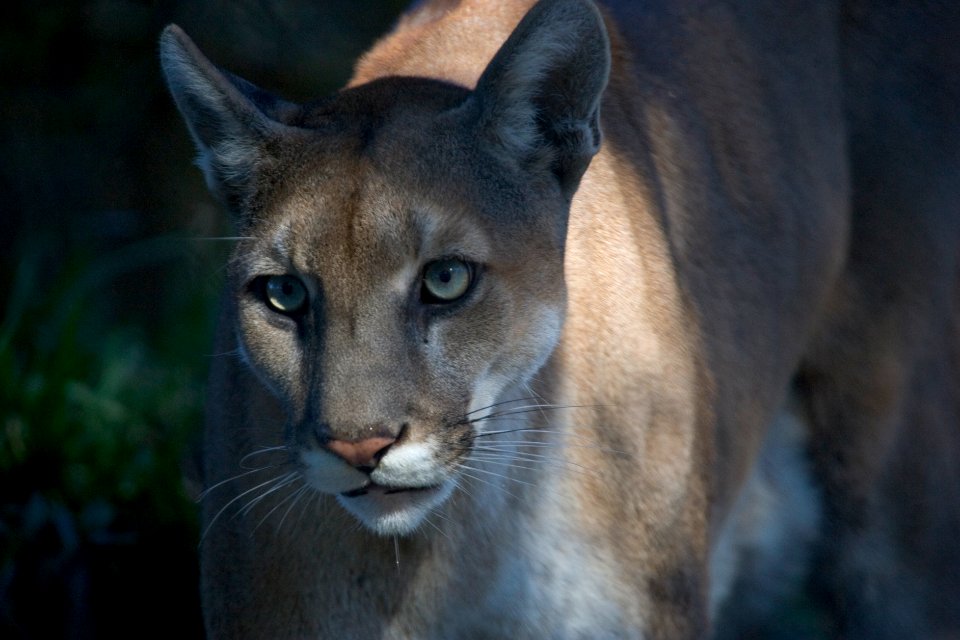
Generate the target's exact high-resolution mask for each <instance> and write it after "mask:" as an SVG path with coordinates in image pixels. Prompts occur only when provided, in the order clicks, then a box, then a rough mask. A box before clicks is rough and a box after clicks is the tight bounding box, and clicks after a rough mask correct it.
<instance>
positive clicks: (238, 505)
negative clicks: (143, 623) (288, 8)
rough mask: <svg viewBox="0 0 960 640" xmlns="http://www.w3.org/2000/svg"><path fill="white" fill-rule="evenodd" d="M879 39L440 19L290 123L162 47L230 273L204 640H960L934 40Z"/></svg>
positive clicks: (947, 46)
mask: <svg viewBox="0 0 960 640" xmlns="http://www.w3.org/2000/svg"><path fill="white" fill-rule="evenodd" d="M877 4H878V5H879V4H880V3H877ZM900 4H902V5H903V6H902V7H901V6H896V5H897V3H887V4H883V5H882V6H874V4H873V3H869V2H862V3H861V2H845V3H834V2H782V3H781V2H778V3H770V2H751V1H748V0H745V1H743V2H736V3H734V2H730V3H725V2H711V3H702V2H666V3H659V2H644V3H640V2H637V3H630V2H622V3H612V4H610V5H609V6H605V7H602V8H601V12H600V13H598V12H597V11H596V10H595V9H594V8H593V7H592V6H591V5H589V4H588V3H585V2H579V1H574V0H570V1H565V0H560V1H557V2H549V1H548V2H545V3H542V4H541V5H538V7H537V8H536V9H535V10H534V11H533V12H532V13H531V15H530V16H529V17H528V18H527V19H526V20H524V22H523V24H522V25H521V27H519V28H518V29H517V31H514V29H515V28H516V27H517V24H518V22H520V20H521V18H522V17H523V16H524V14H525V13H526V12H527V10H528V9H529V8H530V6H531V5H532V2H528V1H516V2H499V1H496V2H495V1H491V0H461V1H459V2H455V1H446V2H444V1H436V2H426V3H421V4H420V5H417V7H416V8H415V9H413V10H411V12H410V13H409V14H408V15H407V16H405V17H404V18H403V19H402V20H401V21H400V22H399V23H398V26H397V27H396V29H395V31H394V32H393V33H392V34H390V35H388V36H387V37H386V38H385V39H384V40H383V41H381V42H380V43H378V44H377V45H376V46H375V47H374V49H373V50H372V51H371V52H369V53H368V54H367V55H366V56H365V57H364V58H362V59H361V61H360V62H359V63H358V66H357V69H356V73H355V77H354V80H353V81H352V82H351V83H350V87H349V88H348V89H347V90H345V91H344V92H342V93H341V94H339V95H338V96H335V97H334V98H332V99H330V100H328V101H325V102H321V103H317V104H313V105H308V106H306V107H300V106H298V105H292V104H288V103H284V102H282V101H279V100H278V99H275V98H272V97H269V96H268V95H267V94H264V93H263V92H260V91H259V90H257V89H256V88H253V87H252V86H250V85H247V84H246V83H243V82H242V81H239V80H237V79H235V78H232V77H230V76H226V75H223V74H222V73H221V72H219V71H218V70H216V69H215V68H214V67H213V66H212V65H210V64H209V63H208V62H206V60H205V59H204V58H203V57H202V56H201V55H200V54H199V52H198V51H197V50H196V49H195V48H194V47H193V45H192V43H190V42H189V40H187V39H186V38H185V36H183V35H182V33H180V32H178V31H176V30H168V32H166V34H165V36H164V42H163V56H164V65H165V70H166V72H167V76H168V80H169V81H170V84H171V87H172V90H173V93H174V96H175V98H176V99H177V102H178V105H179V106H180V108H181V110H182V111H183V112H184V115H185V116H186V118H187V121H188V124H189V125H190V128H191V132H192V133H193V135H194V137H195V139H196V140H197V143H198V146H199V148H200V150H201V166H202V167H203V168H204V170H205V172H206V175H207V179H208V183H209V184H210V186H211V188H212V189H213V191H214V192H215V193H216V194H217V195H218V196H219V197H220V198H221V199H222V200H223V201H224V202H225V204H226V205H227V207H228V209H230V210H231V211H232V213H233V214H234V216H235V218H236V220H237V224H238V227H239V229H240V233H241V234H242V235H243V236H245V237H247V238H248V239H247V240H244V241H241V242H240V243H238V246H237V249H236V251H235V254H234V258H233V259H232V261H231V265H230V271H229V274H230V275H229V279H228V281H229V284H228V291H227V294H226V295H225V298H224V303H223V316H222V320H221V329H220V331H219V332H218V343H219V345H218V347H217V350H218V352H229V353H236V354H237V356H236V357H229V358H221V359H218V360H217V362H216V364H215V366H214V372H213V375H212V379H211V387H212V388H211V398H210V402H209V412H208V413H209V415H208V425H207V431H206V438H205V458H204V459H205V467H204V473H205V478H206V481H207V484H208V485H209V486H212V487H213V488H212V489H211V492H210V494H209V496H208V497H207V498H205V501H204V518H203V520H204V527H205V536H204V540H203V543H202V548H201V551H202V568H203V585H202V588H203V596H204V605H205V612H206V614H205V615H206V622H207V628H208V631H209V632H210V634H211V636H213V637H251V638H259V637H271V638H281V637H291V638H294V637H296V638H301V637H330V638H333V637H336V638H398V639H399V638H438V639H440V638H457V637H463V638H531V639H533V638H700V637H704V636H706V635H707V634H709V633H715V634H716V635H718V636H722V637H735V636H737V635H739V634H746V633H751V632H752V633H775V632H776V631H777V626H778V624H777V619H776V616H775V614H774V613H773V612H775V611H777V610H778V608H779V607H781V606H783V604H784V602H785V601H787V600H789V599H790V598H791V597H793V596H794V595H795V594H797V593H801V592H805V593H807V594H809V597H810V598H811V599H813V600H814V601H815V603H816V606H817V607H818V608H819V609H820V610H822V611H825V612H826V614H827V615H828V616H830V622H829V623H825V627H824V628H825V630H826V632H828V633H832V634H836V635H839V636H843V637H849V638H857V637H858V638H883V637H890V638H905V637H944V638H949V637H958V636H960V544H958V540H960V471H958V469H960V415H958V412H960V411H958V397H960V396H958V393H957V389H958V388H960V386H958V385H960V376H958V365H960V351H958V324H957V317H958V315H957V313H958V309H957V304H958V287H957V275H958V263H957V258H958V256H960V204H958V203H960V178H958V176H960V171H958V170H960V162H958V160H960V80H958V76H956V75H955V74H954V73H953V71H952V70H955V69H958V68H960V53H958V52H960V49H958V47H957V46H956V43H957V42H960V12H958V11H957V10H956V9H954V8H952V7H950V6H948V4H947V3H944V4H936V3H923V4H924V5H925V6H923V7H918V6H915V4H916V3H909V2H903V3H900ZM601 16H602V19H601ZM604 25H605V26H604ZM511 33H513V36H512V37H510V36H511ZM508 37H510V40H509V41H507V39H508ZM505 41H507V44H505V45H504V42H505ZM501 45H503V48H502V49H501ZM498 51H499V52H500V53H499V54H498ZM608 51H609V54H608ZM495 56H496V57H495ZM491 60H493V62H491ZM608 74H609V82H607V77H608ZM398 77H399V78H400V79H397V78H398ZM411 78H421V79H420V80H417V79H411ZM422 78H427V79H431V80H429V81H427V80H422ZM436 81H440V82H436ZM598 114H599V115H598ZM598 122H599V129H598V127H597V123H598ZM600 131H602V136H603V138H602V140H603V144H602V146H599V151H597V148H598V144H599V142H600V137H599V135H600ZM594 154H595V155H594ZM591 156H592V159H591ZM587 163H589V168H586V167H587ZM584 168H586V172H585V173H583V174H582V178H581V173H582V172H583V170H584ZM568 207H569V211H568ZM436 265H440V266H439V267H437V268H441V270H443V269H447V271H446V272H445V273H446V274H447V275H444V276H443V278H447V277H448V276H449V277H451V278H454V282H458V281H457V280H456V278H457V277H460V276H463V277H464V278H466V279H467V280H465V281H464V282H468V283H469V284H467V285H465V287H466V288H465V289H463V290H460V289H457V290H455V291H453V292H452V293H450V290H448V289H443V287H444V286H448V284H447V282H448V281H447V280H444V281H443V282H442V283H440V284H438V282H439V281H435V280H434V279H433V276H432V275H431V274H432V273H433V271H432V269H433V268H434V267H435V266H436ZM450 274H453V275H450ZM463 274H466V275H463ZM287 277H292V278H293V280H282V279H279V278H287ZM291 283H292V284H291ZM434 286H438V287H440V289H437V290H438V291H440V292H441V293H440V294H436V293H434V288H433V287H434ZM277 292H280V293H277ZM448 293H450V295H454V294H456V295H455V297H453V298H450V299H447V298H446V297H445V296H446V295H447V294H448ZM499 403H503V404H499ZM496 432H504V433H499V434H497V433H496ZM381 445H383V446H381ZM264 447H275V449H272V450H271V451H267V452H261V453H257V452H258V451H259V450H261V449H262V448H264ZM374 449H376V450H377V451H376V454H375V455H374V454H373V453H371V452H372V451H373V450H374ZM271 465H272V466H271ZM246 469H258V470H255V471H254V470H251V471H249V472H247V471H246ZM221 483H222V484H221ZM399 489H402V491H396V492H392V491H394V490H399ZM258 525H259V526H258Z"/></svg>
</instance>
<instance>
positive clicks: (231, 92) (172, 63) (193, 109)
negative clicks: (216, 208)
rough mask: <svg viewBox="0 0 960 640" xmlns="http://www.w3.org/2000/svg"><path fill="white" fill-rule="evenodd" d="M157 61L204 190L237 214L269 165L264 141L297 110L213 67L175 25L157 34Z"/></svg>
mask: <svg viewBox="0 0 960 640" xmlns="http://www.w3.org/2000/svg"><path fill="white" fill-rule="evenodd" d="M160 62H161V65H162V67H163V72H164V75H165V76H166V79H167V85H168V86H169V88H170V92H171V93H172V94H173V99H174V101H175V102H176V103H177V107H178V108H179V109H180V113H181V114H183V118H184V120H186V122H187V128H188V129H189V130H190V134H191V135H192V136H193V140H194V142H195V143H196V145H197V149H198V151H199V156H198V158H197V164H198V165H199V166H200V168H201V169H202V170H203V173H204V177H205V178H206V181H207V186H208V187H209V188H210V190H211V191H212V192H213V193H214V195H216V196H217V197H219V198H220V199H221V200H222V201H223V202H224V204H225V205H226V206H227V207H228V208H229V209H230V210H231V212H233V213H235V214H238V213H239V212H240V211H242V210H243V208H244V205H245V204H246V203H247V201H248V198H249V197H250V196H251V195H252V194H253V191H254V190H255V188H256V177H257V174H258V173H259V171H260V170H262V169H264V168H265V166H266V165H268V164H269V163H270V160H271V158H270V157H269V154H268V151H267V147H268V145H267V144H266V143H267V141H268V140H270V139H271V138H273V137H275V136H276V135H278V134H279V133H280V131H281V130H282V129H283V128H284V125H283V124H281V123H282V122H283V121H285V120H289V119H291V118H292V117H293V116H294V114H295V113H296V112H297V111H299V107H298V106H297V105H294V104H292V103H288V102H284V101H283V100H280V99H279V98H276V97H274V96H272V95H271V94H269V93H267V92H266V91H263V90H262V89H260V88H258V87H256V86H254V85H253V84H251V83H249V82H247V81H246V80H243V79H241V78H238V77H236V76H233V75H232V74H229V73H226V72H224V71H221V70H220V69H218V68H217V67H216V66H214V65H213V63H211V62H210V61H209V60H208V59H207V58H206V57H205V56H204V55H203V54H202V53H201V52H200V50H199V49H198V48H197V46H196V45H195V44H194V43H193V41H192V40H190V38H189V37H188V36H187V34H185V33H184V32H183V30H181V29H180V27H178V26H176V25H170V26H168V27H167V28H166V29H164V31H163V34H162V35H161V36H160Z"/></svg>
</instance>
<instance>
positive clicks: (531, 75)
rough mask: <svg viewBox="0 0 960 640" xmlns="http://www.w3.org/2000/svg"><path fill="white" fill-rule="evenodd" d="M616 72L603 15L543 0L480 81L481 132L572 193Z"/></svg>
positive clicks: (568, 2) (566, 1)
mask: <svg viewBox="0 0 960 640" xmlns="http://www.w3.org/2000/svg"><path fill="white" fill-rule="evenodd" d="M609 73H610V45H609V41H608V39H607V32H606V29H605V27H604V25H603V19H602V18H601V16H600V12H599V11H598V10H597V8H596V7H595V6H594V5H593V4H592V3H591V2H589V0H541V2H539V3H538V4H537V5H536V6H534V7H533V8H532V9H531V10H530V11H529V13H527V15H526V16H525V17H524V18H523V20H521V21H520V24H519V25H517V28H516V29H515V30H514V31H513V33H512V34H511V35H510V37H509V38H508V39H507V41H506V42H505V43H504V45H503V46H502V47H501V48H500V51H498V52H497V55H496V56H494V58H493V60H492V61H491V62H490V64H489V65H488V66H487V68H486V70H485V71H484V72H483V75H481V77H480V80H479V81H478V83H477V88H476V90H475V92H474V94H473V98H472V99H473V100H475V101H476V103H477V108H478V109H479V125H480V127H481V136H482V137H483V139H485V140H486V141H487V142H488V144H490V145H491V146H492V148H493V150H494V152H495V153H498V155H501V156H505V157H507V158H512V159H513V160H514V161H516V162H519V163H521V164H523V165H525V166H534V167H536V166H538V165H545V168H548V169H549V170H550V171H552V172H553V173H554V175H556V177H557V179H558V180H559V182H560V187H561V190H562V191H563V193H564V195H565V196H566V198H567V199H568V200H569V199H571V198H572V197H573V194H574V192H575V191H576V189H577V186H578V185H579V183H580V178H581V176H582V175H583V172H584V171H586V168H587V165H588V164H589V163H590V159H591V158H592V157H593V155H594V154H595V153H596V152H597V150H598V149H599V148H600V140H601V134H600V98H601V95H602V94H603V90H604V88H605V87H606V85H607V77H608V76H609Z"/></svg>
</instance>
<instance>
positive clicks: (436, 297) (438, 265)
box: [420, 258, 473, 304]
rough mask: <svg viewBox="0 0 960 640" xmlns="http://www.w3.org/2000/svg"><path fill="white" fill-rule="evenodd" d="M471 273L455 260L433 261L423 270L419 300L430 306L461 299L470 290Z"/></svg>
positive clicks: (466, 266)
mask: <svg viewBox="0 0 960 640" xmlns="http://www.w3.org/2000/svg"><path fill="white" fill-rule="evenodd" d="M472 278H473V271H472V269H471V268H470V265H469V264H468V263H466V262H464V261H463V260H459V259H457V258H444V259H442V260H434V261H433V262H430V263H428V264H427V266H426V267H424V269H423V286H422V287H421V289H420V299H421V300H422V301H423V302H426V303H431V304H444V303H447V302H453V301H454V300H457V299H458V298H461V297H462V296H463V295H464V294H465V293H466V292H467V290H468V289H469V288H470V281H471V279H472Z"/></svg>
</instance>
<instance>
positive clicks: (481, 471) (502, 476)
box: [460, 463, 537, 487]
mask: <svg viewBox="0 0 960 640" xmlns="http://www.w3.org/2000/svg"><path fill="white" fill-rule="evenodd" d="M460 467H461V468H463V469H469V470H470V471H476V472H477V473H486V474H488V475H491V476H495V477H497V478H503V479H504V480H510V481H512V482H517V483H519V484H525V485H527V486H528V487H535V486H537V485H535V484H533V483H532V482H527V481H526V480H521V479H519V478H511V477H510V476H508V475H505V474H502V473H495V472H493V471H488V470H487V469H481V468H479V467H471V466H470V465H466V464H463V463H460Z"/></svg>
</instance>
